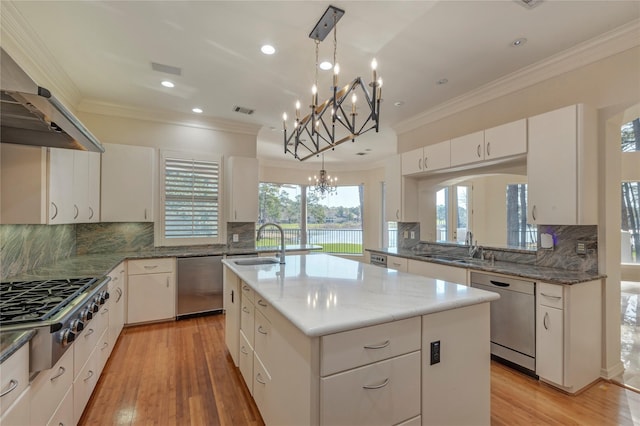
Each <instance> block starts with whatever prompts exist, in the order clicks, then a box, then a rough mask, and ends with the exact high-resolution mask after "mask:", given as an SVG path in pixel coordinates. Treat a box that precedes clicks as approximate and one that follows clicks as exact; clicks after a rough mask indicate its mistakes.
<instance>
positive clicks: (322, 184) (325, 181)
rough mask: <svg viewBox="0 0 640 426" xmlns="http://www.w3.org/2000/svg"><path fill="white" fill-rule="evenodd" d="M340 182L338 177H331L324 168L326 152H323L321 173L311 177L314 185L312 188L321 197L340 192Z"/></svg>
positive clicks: (310, 180) (310, 179) (311, 182)
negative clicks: (337, 185)
mask: <svg viewBox="0 0 640 426" xmlns="http://www.w3.org/2000/svg"><path fill="white" fill-rule="evenodd" d="M337 183H338V178H337V177H331V176H329V175H328V174H327V171H326V170H325V169H324V154H322V167H321V168H320V175H319V176H315V175H314V176H313V178H311V177H309V184H310V185H313V186H312V187H310V189H311V190H312V191H313V192H314V193H315V194H316V195H318V196H319V197H320V198H324V197H325V196H326V195H333V194H336V193H337V192H338V189H337V187H336V184H337Z"/></svg>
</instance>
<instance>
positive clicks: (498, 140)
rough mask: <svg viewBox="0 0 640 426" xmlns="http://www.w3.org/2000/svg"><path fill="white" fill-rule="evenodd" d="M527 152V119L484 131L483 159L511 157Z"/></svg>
mask: <svg viewBox="0 0 640 426" xmlns="http://www.w3.org/2000/svg"><path fill="white" fill-rule="evenodd" d="M526 152H527V119H526V118H523V119H522V120H518V121H513V122H511V123H507V124H503V125H501V126H497V127H492V128H491V129H486V130H485V131H484V159H485V160H491V159H496V158H504V157H511V156H513V155H518V154H526Z"/></svg>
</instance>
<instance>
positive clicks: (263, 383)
mask: <svg viewBox="0 0 640 426" xmlns="http://www.w3.org/2000/svg"><path fill="white" fill-rule="evenodd" d="M256 382H258V383H260V384H261V385H266V384H267V382H264V381H262V375H261V374H260V373H258V375H257V376H256Z"/></svg>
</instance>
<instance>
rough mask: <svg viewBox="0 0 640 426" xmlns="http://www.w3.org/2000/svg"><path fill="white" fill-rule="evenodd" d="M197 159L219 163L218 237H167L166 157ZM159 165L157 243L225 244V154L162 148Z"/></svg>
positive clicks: (158, 244) (182, 244) (174, 244)
mask: <svg viewBox="0 0 640 426" xmlns="http://www.w3.org/2000/svg"><path fill="white" fill-rule="evenodd" d="M167 158H170V159H176V160H195V161H208V162H217V163H218V221H217V225H218V235H217V236H216V237H188V238H167V237H165V200H166V193H165V163H166V159H167ZM159 162H160V164H159V166H158V180H159V185H158V186H159V193H160V194H159V195H160V196H159V197H158V221H157V222H156V227H155V228H156V232H155V234H156V238H155V239H156V245H157V246H190V245H208V244H223V243H225V242H226V236H225V234H226V232H225V230H224V224H225V223H226V222H225V220H224V207H225V204H224V200H225V198H224V162H223V156H222V155H219V154H214V153H204V152H190V151H175V150H162V149H161V150H160V155H159Z"/></svg>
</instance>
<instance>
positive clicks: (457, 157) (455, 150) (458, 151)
mask: <svg viewBox="0 0 640 426" xmlns="http://www.w3.org/2000/svg"><path fill="white" fill-rule="evenodd" d="M483 160H484V130H481V131H479V132H475V133H471V134H468V135H464V136H460V137H458V138H453V139H451V166H452V167H454V166H460V165H463V164H470V163H476V162H478V161H483Z"/></svg>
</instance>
